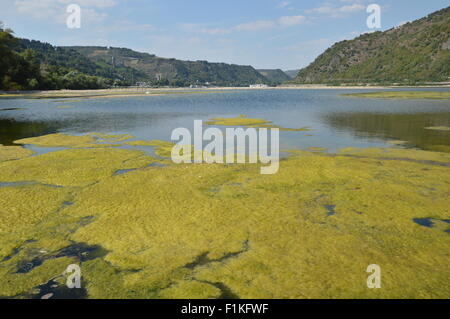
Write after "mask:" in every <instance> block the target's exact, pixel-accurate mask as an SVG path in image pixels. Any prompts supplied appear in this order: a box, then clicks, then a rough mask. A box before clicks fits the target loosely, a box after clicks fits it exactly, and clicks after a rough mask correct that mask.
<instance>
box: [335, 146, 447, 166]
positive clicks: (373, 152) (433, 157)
mask: <svg viewBox="0 0 450 319" xmlns="http://www.w3.org/2000/svg"><path fill="white" fill-rule="evenodd" d="M339 154H341V155H351V156H362V157H364V156H369V157H377V158H390V159H402V158H403V159H407V160H415V161H436V162H443V163H449V162H450V154H448V153H444V152H430V151H421V150H413V149H399V148H354V147H348V148H344V149H341V150H340V151H339Z"/></svg>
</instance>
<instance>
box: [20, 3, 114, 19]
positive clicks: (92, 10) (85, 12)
mask: <svg viewBox="0 0 450 319" xmlns="http://www.w3.org/2000/svg"><path fill="white" fill-rule="evenodd" d="M72 3H77V4H79V5H80V6H81V8H82V11H81V14H82V23H88V24H89V23H92V22H99V21H102V20H104V19H105V18H106V17H107V14H106V13H104V12H99V11H97V10H96V9H98V8H107V7H113V6H115V5H117V2H116V1H115V0H77V1H74V0H15V1H14V6H15V8H16V10H17V12H19V13H21V14H24V15H27V16H28V17H30V18H34V19H41V20H52V21H54V22H57V23H65V21H66V17H67V12H66V9H67V6H68V5H69V4H72Z"/></svg>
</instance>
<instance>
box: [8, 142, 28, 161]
mask: <svg viewBox="0 0 450 319" xmlns="http://www.w3.org/2000/svg"><path fill="white" fill-rule="evenodd" d="M33 154H34V152H33V151H32V150H28V149H26V148H23V147H21V146H3V145H1V144H0V162H4V161H11V160H17V159H21V158H25V157H28V156H31V155H33Z"/></svg>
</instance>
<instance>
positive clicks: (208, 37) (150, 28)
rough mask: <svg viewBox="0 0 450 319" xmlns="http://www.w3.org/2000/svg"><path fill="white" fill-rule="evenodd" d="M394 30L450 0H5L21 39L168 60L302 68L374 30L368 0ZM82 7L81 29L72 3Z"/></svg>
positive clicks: (0, 14)
mask: <svg viewBox="0 0 450 319" xmlns="http://www.w3.org/2000/svg"><path fill="white" fill-rule="evenodd" d="M371 3H376V4H379V5H380V7H381V8H382V12H381V18H382V29H381V30H385V29H389V28H391V27H394V26H397V25H399V24H401V23H404V22H406V21H412V20H415V19H417V18H420V17H423V16H425V15H427V14H429V13H431V12H434V11H436V10H439V9H442V8H445V7H447V6H448V5H449V3H448V0H426V1H424V0H371V1H366V0H325V1H312V0H220V1H219V0H190V1H187V0H1V11H0V21H3V22H4V23H5V25H6V26H7V27H9V28H12V29H13V30H14V32H15V33H16V35H17V36H19V37H24V38H31V39H36V40H41V41H45V42H49V43H52V44H54V45H104V46H119V47H128V48H132V49H134V50H138V51H142V52H149V53H152V54H156V55H158V56H162V57H169V58H177V59H184V60H208V61H211V62H226V63H236V64H244V65H252V66H254V67H256V68H281V69H283V70H288V69H297V68H301V67H304V66H306V65H308V64H309V63H310V62H312V61H313V60H314V58H315V57H317V55H318V54H320V53H321V52H322V51H323V50H324V49H326V48H327V47H329V46H330V45H332V44H333V43H334V42H337V41H340V40H343V39H351V38H354V37H356V36H357V35H359V34H361V33H363V32H367V31H369V30H368V27H367V25H366V19H367V17H368V15H369V14H368V13H367V12H366V8H367V5H368V4H371ZM69 4H78V5H80V7H81V9H82V15H81V23H82V25H81V28H80V29H69V28H67V26H66V18H67V13H66V8H67V6H68V5H69Z"/></svg>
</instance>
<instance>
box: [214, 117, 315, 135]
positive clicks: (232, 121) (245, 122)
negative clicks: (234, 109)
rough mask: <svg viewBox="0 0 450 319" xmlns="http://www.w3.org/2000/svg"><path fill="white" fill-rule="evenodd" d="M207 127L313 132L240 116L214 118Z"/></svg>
mask: <svg viewBox="0 0 450 319" xmlns="http://www.w3.org/2000/svg"><path fill="white" fill-rule="evenodd" d="M205 124H207V125H219V126H244V127H248V128H249V127H254V128H278V129H279V130H280V131H290V132H306V131H311V129H310V128H309V127H302V128H285V127H282V126H278V125H274V124H272V122H271V121H267V120H264V119H252V118H248V117H247V116H246V115H240V116H238V117H234V118H213V119H210V120H209V121H207V122H206V123H205Z"/></svg>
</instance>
